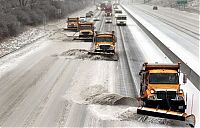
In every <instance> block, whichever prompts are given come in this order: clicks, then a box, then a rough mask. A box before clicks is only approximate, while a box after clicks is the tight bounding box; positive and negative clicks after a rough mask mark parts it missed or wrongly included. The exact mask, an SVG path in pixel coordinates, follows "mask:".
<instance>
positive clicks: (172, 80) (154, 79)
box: [149, 73, 179, 84]
mask: <svg viewBox="0 0 200 128" xmlns="http://www.w3.org/2000/svg"><path fill="white" fill-rule="evenodd" d="M149 83H150V84H178V83H179V77H178V74H176V73H162V74H160V73H151V74H150V76H149Z"/></svg>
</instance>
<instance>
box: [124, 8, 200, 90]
mask: <svg viewBox="0 0 200 128" xmlns="http://www.w3.org/2000/svg"><path fill="white" fill-rule="evenodd" d="M121 7H122V8H123V9H124V10H125V11H126V13H127V14H128V15H129V16H130V17H131V18H132V19H133V20H134V21H135V23H136V24H137V25H138V26H139V27H140V28H141V29H142V30H143V31H144V32H145V33H146V34H147V35H148V36H149V38H150V39H151V40H152V41H153V42H154V43H155V44H156V45H157V46H158V47H159V48H160V49H161V51H162V52H163V53H164V54H165V55H166V56H167V57H168V58H169V59H170V60H171V61H172V62H173V63H177V62H181V71H182V72H183V73H186V74H187V77H188V79H189V80H190V81H191V82H192V83H193V84H194V85H195V87H196V88H197V89H198V90H200V77H199V75H198V74H197V73H196V72H195V71H194V70H192V69H191V68H190V67H189V66H188V65H187V64H186V63H185V62H183V61H182V60H181V59H180V58H179V57H178V56H177V55H176V54H174V53H173V52H172V51H171V50H170V49H169V48H168V47H166V46H165V45H164V44H163V43H162V42H161V41H160V40H159V39H158V38H157V37H156V36H154V35H153V34H152V33H151V32H150V31H149V30H148V29H147V28H146V27H145V26H143V25H142V24H141V23H140V22H139V21H138V20H137V19H136V18H135V17H134V16H133V15H132V14H130V12H128V11H127V10H126V9H125V8H124V7H123V6H122V5H121Z"/></svg>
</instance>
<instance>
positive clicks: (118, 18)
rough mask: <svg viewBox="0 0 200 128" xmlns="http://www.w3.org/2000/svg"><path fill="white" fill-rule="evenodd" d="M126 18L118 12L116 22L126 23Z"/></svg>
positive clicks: (119, 23)
mask: <svg viewBox="0 0 200 128" xmlns="http://www.w3.org/2000/svg"><path fill="white" fill-rule="evenodd" d="M126 19H127V17H126V15H124V14H118V15H117V16H116V24H117V25H126Z"/></svg>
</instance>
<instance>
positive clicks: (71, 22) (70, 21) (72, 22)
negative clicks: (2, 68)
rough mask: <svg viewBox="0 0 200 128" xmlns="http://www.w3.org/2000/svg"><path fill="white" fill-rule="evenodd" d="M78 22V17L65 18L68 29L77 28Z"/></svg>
mask: <svg viewBox="0 0 200 128" xmlns="http://www.w3.org/2000/svg"><path fill="white" fill-rule="evenodd" d="M78 23H79V18H78V17H76V18H70V17H68V18H67V29H68V30H77V28H78Z"/></svg>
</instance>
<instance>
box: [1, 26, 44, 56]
mask: <svg viewBox="0 0 200 128" xmlns="http://www.w3.org/2000/svg"><path fill="white" fill-rule="evenodd" d="M46 34H47V33H46V32H45V31H44V30H42V29H37V28H30V29H29V30H27V31H25V32H23V33H22V34H20V35H19V36H17V37H12V38H11V39H8V40H6V41H3V42H0V57H2V56H5V55H7V54H9V53H11V52H13V51H16V50H18V49H20V48H22V47H24V46H26V45H28V44H31V43H33V42H34V41H37V40H38V39H40V38H41V37H44V36H45V35H46Z"/></svg>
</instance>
